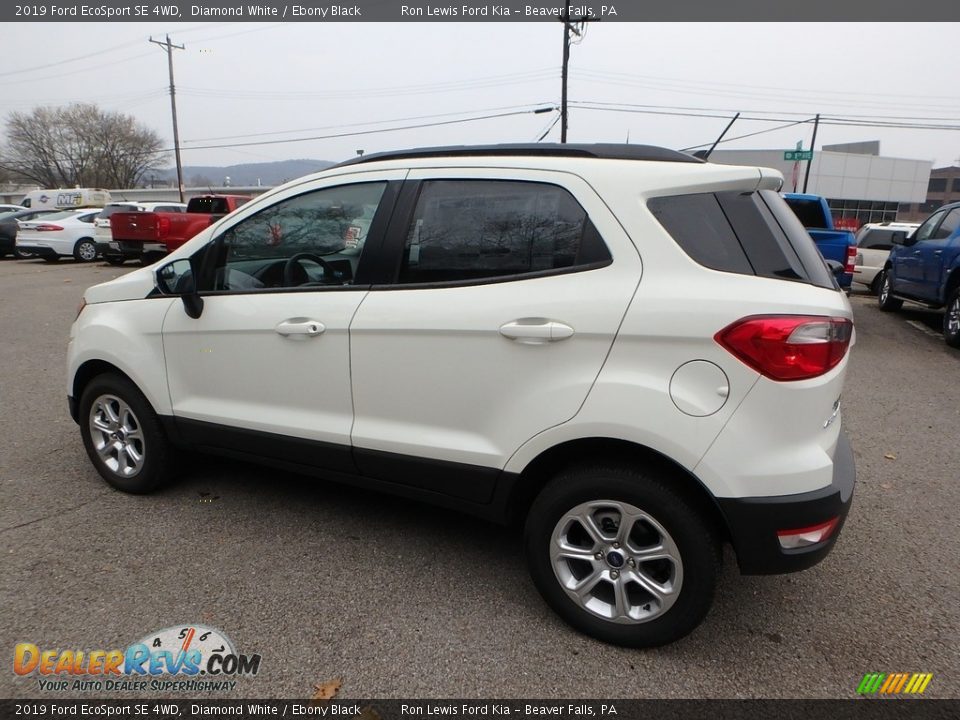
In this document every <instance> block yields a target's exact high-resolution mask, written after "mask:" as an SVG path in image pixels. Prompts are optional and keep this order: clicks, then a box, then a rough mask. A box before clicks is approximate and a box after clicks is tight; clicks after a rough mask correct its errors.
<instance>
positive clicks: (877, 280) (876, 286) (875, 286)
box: [870, 273, 883, 295]
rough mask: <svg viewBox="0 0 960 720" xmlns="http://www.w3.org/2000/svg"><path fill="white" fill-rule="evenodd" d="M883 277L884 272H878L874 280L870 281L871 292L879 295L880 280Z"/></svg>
mask: <svg viewBox="0 0 960 720" xmlns="http://www.w3.org/2000/svg"><path fill="white" fill-rule="evenodd" d="M882 278H883V274H882V273H877V274H876V275H874V277H873V280H872V281H871V283H870V294H871V295H879V294H880V281H881V279H882Z"/></svg>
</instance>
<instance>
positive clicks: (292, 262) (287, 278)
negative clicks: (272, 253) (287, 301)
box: [283, 253, 334, 287]
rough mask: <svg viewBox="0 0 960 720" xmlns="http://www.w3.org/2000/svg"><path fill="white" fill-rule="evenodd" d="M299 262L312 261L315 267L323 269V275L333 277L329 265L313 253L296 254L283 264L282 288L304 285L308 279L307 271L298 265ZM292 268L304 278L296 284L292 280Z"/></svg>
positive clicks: (293, 279)
mask: <svg viewBox="0 0 960 720" xmlns="http://www.w3.org/2000/svg"><path fill="white" fill-rule="evenodd" d="M301 260H312V261H313V262H315V263H316V264H317V265H319V266H320V267H322V268H323V274H324V275H329V276H330V277H333V276H334V271H333V268H332V267H330V263H328V262H327V261H326V260H324V259H323V258H322V257H319V256H318V255H314V254H313V253H297V254H296V255H293V256H291V257H290V258H288V259H287V261H286V262H285V263H284V264H283V285H284V287H296V286H298V285H304V284H306V282H307V281H308V280H309V279H310V276H309V275H308V274H307V271H306V270H305V269H304V268H303V265H301V264H300V261H301ZM294 268H297V269H298V270H299V271H300V272H301V273H302V274H303V276H304V278H305V279H304V280H302V281H300V282H296V281H295V280H296V279H295V278H294Z"/></svg>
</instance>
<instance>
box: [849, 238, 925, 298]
mask: <svg viewBox="0 0 960 720" xmlns="http://www.w3.org/2000/svg"><path fill="white" fill-rule="evenodd" d="M918 227H920V223H901V222H885V223H867V224H866V225H864V226H863V227H861V228H860V229H859V230H858V231H857V235H856V240H857V257H856V260H854V265H853V281H854V282H855V283H858V284H860V285H866V286H867V287H868V288H870V292H872V293H873V294H874V295H876V294H877V292H878V291H879V290H880V271H881V270H883V266H884V264H885V263H886V262H887V257H889V255H890V248H892V247H893V241H892V240H891V238H892V237H893V234H894V233H895V232H900V233H906V235H909V234H910V233H912V232H913V231H914V230H916V229H917V228H918Z"/></svg>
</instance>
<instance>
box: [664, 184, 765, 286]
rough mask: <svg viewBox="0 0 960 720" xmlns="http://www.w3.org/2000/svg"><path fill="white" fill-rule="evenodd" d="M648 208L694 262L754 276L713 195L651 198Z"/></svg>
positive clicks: (716, 268) (714, 268)
mask: <svg viewBox="0 0 960 720" xmlns="http://www.w3.org/2000/svg"><path fill="white" fill-rule="evenodd" d="M647 207H648V208H650V212H652V213H653V216H654V217H655V218H656V219H657V221H658V222H659V223H660V224H661V225H663V227H664V228H665V229H666V231H667V232H668V233H670V235H671V236H672V237H673V239H674V240H675V241H676V242H677V244H678V245H679V246H680V247H681V248H683V251H684V252H685V253H686V254H687V255H689V256H690V257H691V259H693V260H695V261H696V262H698V263H699V264H701V265H704V266H705V267H708V268H711V269H713V270H723V271H724V272H733V273H741V274H745V275H753V274H754V271H753V267H752V266H751V265H750V262H749V261H748V260H747V255H746V253H745V252H744V250H743V247H742V246H741V245H740V241H739V240H738V239H737V236H736V235H735V234H734V232H733V228H732V227H731V226H730V221H729V220H727V216H726V215H724V214H723V210H722V209H721V208H720V202H719V201H718V200H717V198H716V196H715V195H713V194H712V193H703V194H697V195H673V196H670V197H659V198H652V199H651V200H650V201H649V202H648V203H647Z"/></svg>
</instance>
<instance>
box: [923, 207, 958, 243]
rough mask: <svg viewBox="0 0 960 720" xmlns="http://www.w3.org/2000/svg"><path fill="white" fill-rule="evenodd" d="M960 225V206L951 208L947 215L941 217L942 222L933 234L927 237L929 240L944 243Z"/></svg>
mask: <svg viewBox="0 0 960 720" xmlns="http://www.w3.org/2000/svg"><path fill="white" fill-rule="evenodd" d="M958 227H960V208H957V209H955V210H951V211H950V212H949V213H947V216H946V217H945V218H944V219H943V222H942V223H940V225H939V226H938V227H937V229H936V231H935V232H934V233H933V235H932V236H931V237H930V238H928V239H929V240H931V241H935V242H940V243H946V241H947V240H949V239H950V237H951V236H952V235H953V234H954V233H955V232H956V231H957V228H958Z"/></svg>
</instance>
